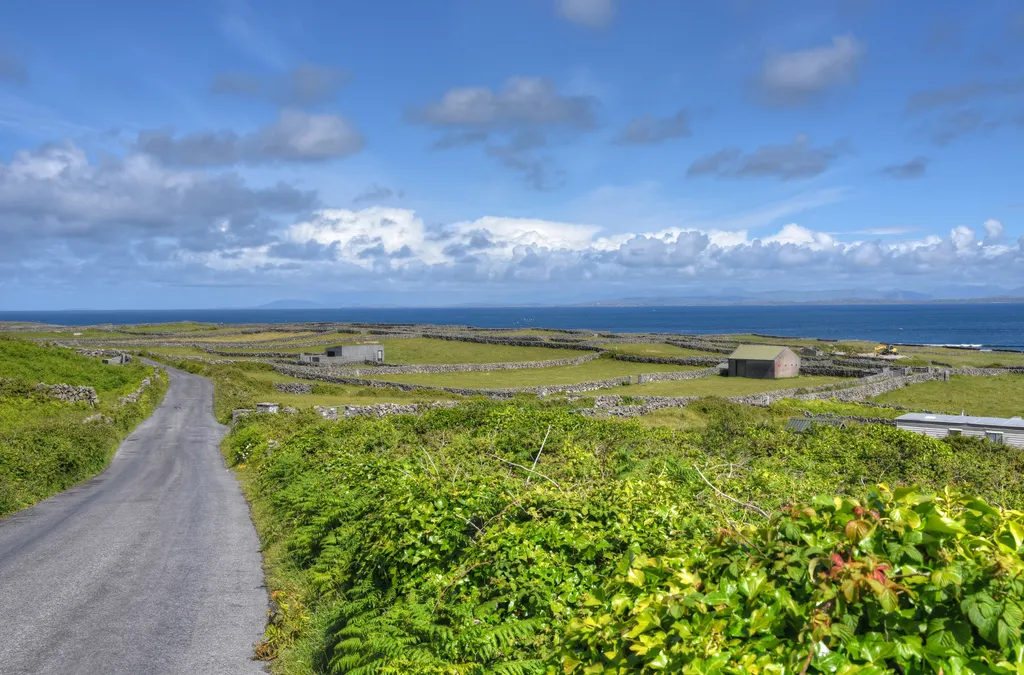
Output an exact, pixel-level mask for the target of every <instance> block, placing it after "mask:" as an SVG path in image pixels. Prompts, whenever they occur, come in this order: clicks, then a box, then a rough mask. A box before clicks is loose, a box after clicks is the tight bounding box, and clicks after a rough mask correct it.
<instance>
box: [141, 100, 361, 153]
mask: <svg viewBox="0 0 1024 675" xmlns="http://www.w3.org/2000/svg"><path fill="white" fill-rule="evenodd" d="M364 145H365V142H364V139H363V136H362V134H361V133H360V132H359V131H358V130H357V129H356V128H355V127H353V126H352V125H351V123H349V122H348V121H347V120H346V119H344V118H343V117H339V116H337V115H311V114H307V113H304V112H301V111H298V110H284V111H282V112H281V114H280V116H279V117H278V118H277V120H275V121H274V122H273V123H272V124H269V125H267V126H265V127H262V128H260V129H257V130H255V131H253V132H250V133H247V134H238V133H235V132H234V131H211V132H197V133H190V134H184V135H180V136H177V135H175V134H174V133H173V132H172V131H168V130H150V131H143V132H141V133H139V135H138V138H137V139H136V141H135V146H134V149H135V150H136V151H138V152H141V153H144V154H147V155H150V156H152V157H155V158H157V159H159V160H160V161H162V162H164V163H166V164H170V165H174V166H189V167H206V166H224V165H230V164H265V163H272V162H281V161H298V162H316V161H324V160H329V159H336V158H340V157H345V156H347V155H351V154H354V153H356V152H359V151H360V150H362V148H363V146H364Z"/></svg>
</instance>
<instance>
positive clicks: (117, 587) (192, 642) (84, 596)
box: [0, 369, 267, 675]
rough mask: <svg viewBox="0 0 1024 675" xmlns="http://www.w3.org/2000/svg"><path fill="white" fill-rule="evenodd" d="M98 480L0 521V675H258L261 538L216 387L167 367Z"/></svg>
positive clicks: (262, 611)
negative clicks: (149, 404) (165, 382)
mask: <svg viewBox="0 0 1024 675" xmlns="http://www.w3.org/2000/svg"><path fill="white" fill-rule="evenodd" d="M168 370H169V373H170V380H171V386H170V389H169V391H168V392H167V397H166V399H165V400H164V402H163V404H162V405H161V406H160V407H159V408H158V409H157V411H156V413H155V414H154V415H153V416H152V417H150V418H149V419H148V420H146V421H145V422H143V423H142V425H141V426H139V428H138V429H136V430H135V432H134V433H133V434H132V435H131V436H129V437H128V438H127V439H126V440H125V442H124V444H123V445H122V446H121V449H120V450H119V451H118V453H117V455H116V456H115V457H114V460H113V462H112V463H111V465H110V467H109V468H108V469H107V470H106V471H104V472H103V473H102V474H100V475H99V476H97V477H96V478H94V479H92V480H90V481H88V482H86V483H83V484H81V485H79V486H77V487H75V488H73V489H71V490H69V491H68V492H65V493H62V494H60V495H57V496H56V497H53V498H51V499H48V500H46V501H44V502H41V503H40V504H37V505H36V506H34V507H32V508H30V509H27V510H25V511H22V512H20V513H17V514H15V515H13V516H10V517H9V518H7V519H6V520H0V673H4V674H5V675H15V674H16V673H17V674H19V675H20V674H22V673H25V674H29V673H31V674H32V675H43V674H50V673H52V674H54V675H57V674H60V675H70V674H72V673H82V674H85V673H89V674H90V675H94V674H96V673H104V674H108V673H125V674H127V673H131V674H133V675H134V674H143V673H145V674H147V675H151V674H152V675H159V674H164V673H167V674H170V673H174V674H179V673H189V674H206V673H210V674H217V675H219V674H221V673H224V674H226V675H231V674H234V673H262V672H264V669H263V667H262V665H261V664H260V663H258V662H255V661H252V660H251V655H252V651H253V643H254V642H256V641H258V640H259V639H260V638H261V635H262V632H263V627H264V623H265V621H266V610H267V597H266V591H265V589H264V587H263V573H262V568H261V558H260V551H259V540H258V538H257V536H256V531H255V529H254V528H253V525H252V522H251V521H250V519H249V511H248V507H247V506H246V503H245V500H244V498H243V497H242V492H241V489H240V488H239V486H238V483H237V482H236V480H235V477H234V475H233V473H232V472H231V471H229V470H228V469H227V468H226V467H225V465H224V460H223V459H222V457H221V454H220V449H219V444H220V441H221V439H222V438H223V437H224V434H225V433H226V431H227V429H226V428H225V427H223V426H222V425H220V424H218V423H217V421H216V420H215V419H214V417H213V410H212V408H213V385H212V384H211V383H210V382H209V381H208V380H205V379H203V378H201V377H197V376H195V375H190V374H188V373H184V372H182V371H179V370H174V369H168Z"/></svg>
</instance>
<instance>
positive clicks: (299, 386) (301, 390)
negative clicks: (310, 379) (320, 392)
mask: <svg viewBox="0 0 1024 675" xmlns="http://www.w3.org/2000/svg"><path fill="white" fill-rule="evenodd" d="M274 389H277V390H278V391H279V392H281V393H282V394H312V393H313V385H311V384H306V383H305V382H275V383H274Z"/></svg>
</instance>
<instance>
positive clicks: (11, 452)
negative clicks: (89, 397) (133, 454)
mask: <svg viewBox="0 0 1024 675" xmlns="http://www.w3.org/2000/svg"><path fill="white" fill-rule="evenodd" d="M0 359H3V363H4V367H3V368H0V372H4V373H5V375H7V374H8V373H17V374H18V375H19V376H20V377H19V378H18V379H13V380H8V381H6V382H3V383H0V517H3V516H5V515H7V514H10V513H12V512H14V511H17V510H19V509H22V508H24V507H26V506H30V505H32V504H34V503H36V502H38V501H40V500H42V499H46V498H47V497H50V496H52V495H54V494H57V493H58V492H61V491H63V490H66V489H68V488H70V487H72V486H74V485H76V484H77V483H80V482H81V481H83V480H86V479H88V478H91V477H92V476H94V475H96V474H97V473H99V472H100V471H102V470H103V469H104V468H105V467H106V465H107V463H108V462H109V461H110V459H111V457H113V455H114V452H116V450H117V447H118V446H119V445H120V443H121V441H122V440H123V439H124V437H125V436H127V435H128V434H129V433H131V431H132V430H133V429H135V427H136V426H138V424H139V423H140V422H142V421H143V420H144V419H146V418H147V417H148V416H149V415H150V414H152V412H153V410H154V409H156V407H157V406H158V405H159V404H160V401H161V400H163V396H164V393H165V392H166V391H167V376H166V374H165V373H164V372H163V371H162V370H159V369H151V368H149V367H147V366H144V365H132V366H104V365H103V364H101V363H100V362H99V361H97V360H95V359H86V358H85V357H82V356H79V355H77V354H75V353H74V352H70V351H68V350H58V349H47V348H43V347H38V346H36V345H27V348H26V347H25V346H24V345H13V346H12V345H11V344H10V343H9V342H5V341H0ZM14 364H20V365H17V368H15V367H13V365H14ZM146 376H150V377H151V378H152V381H153V384H152V385H151V386H150V387H148V388H146V389H145V390H144V392H143V394H142V396H140V397H139V400H138V401H137V402H135V403H128V404H125V405H121V404H120V403H119V402H118V398H119V397H120V396H122V395H125V394H127V393H129V392H131V391H134V390H135V389H136V388H138V386H139V384H140V382H141V381H142V379H143V378H144V377H146ZM40 381H42V382H49V383H57V382H64V383H67V384H76V385H82V386H93V387H95V388H96V389H97V391H98V392H99V394H100V405H99V406H98V407H95V408H93V407H90V406H88V405H87V404H85V403H74V404H73V403H64V402H60V401H54V400H52V399H49V398H46V397H45V396H43V395H42V394H41V393H39V392H37V391H35V389H34V385H35V383H36V382H40ZM90 417H91V418H95V419H93V420H92V421H88V422H87V421H86V419H87V418H90Z"/></svg>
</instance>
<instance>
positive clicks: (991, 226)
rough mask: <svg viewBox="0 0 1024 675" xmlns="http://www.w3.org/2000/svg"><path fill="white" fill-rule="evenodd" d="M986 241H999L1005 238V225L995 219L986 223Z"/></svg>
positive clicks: (990, 219)
mask: <svg viewBox="0 0 1024 675" xmlns="http://www.w3.org/2000/svg"><path fill="white" fill-rule="evenodd" d="M984 227H985V239H986V240H988V241H999V240H1000V239H1002V238H1003V224H1002V223H1001V222H999V221H998V220H996V219H995V218H989V219H988V220H986V221H985V223H984Z"/></svg>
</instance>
